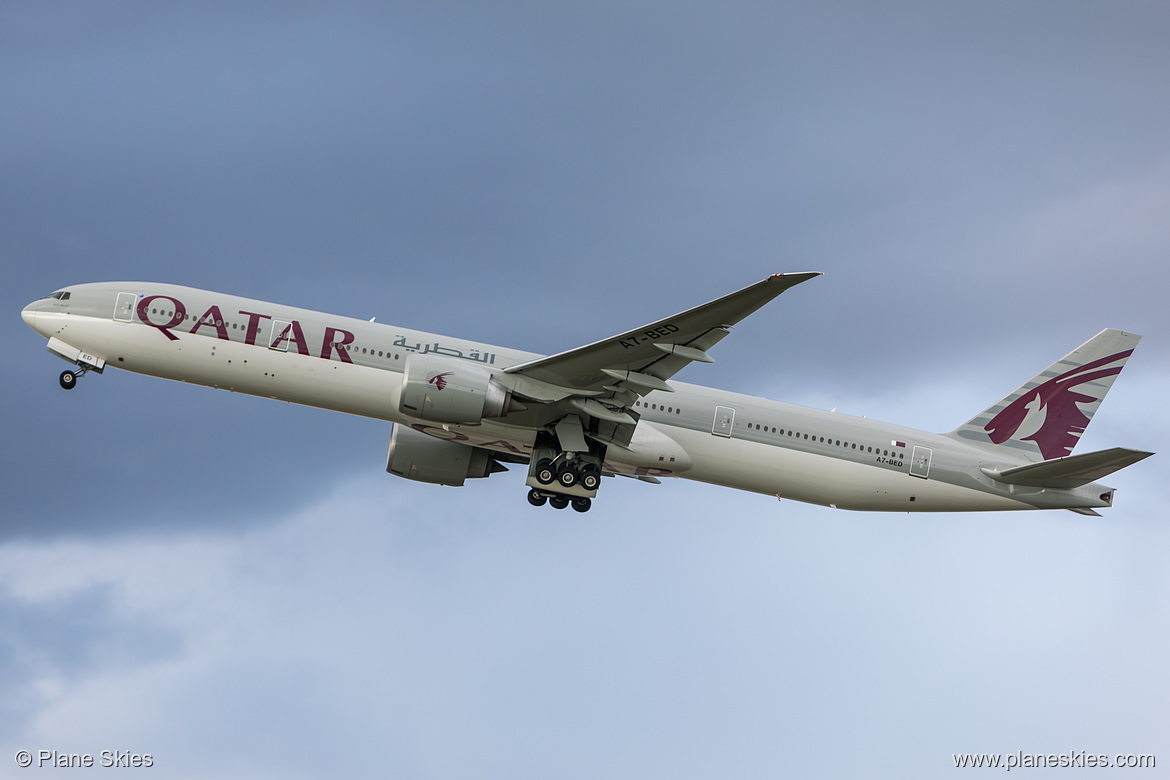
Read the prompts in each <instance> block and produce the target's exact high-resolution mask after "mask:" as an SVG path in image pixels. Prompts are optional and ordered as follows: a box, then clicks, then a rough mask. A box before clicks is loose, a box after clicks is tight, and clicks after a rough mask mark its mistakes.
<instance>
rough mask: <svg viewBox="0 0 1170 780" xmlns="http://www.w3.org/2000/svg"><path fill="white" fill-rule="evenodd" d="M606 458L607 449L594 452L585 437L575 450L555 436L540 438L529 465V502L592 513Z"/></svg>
mask: <svg viewBox="0 0 1170 780" xmlns="http://www.w3.org/2000/svg"><path fill="white" fill-rule="evenodd" d="M578 436H579V434H578ZM604 457H605V452H604V449H599V448H597V447H593V448H592V451H590V448H588V447H587V445H586V444H585V443H584V439H581V440H580V443H579V446H578V447H577V448H576V449H574V450H573V451H571V452H566V451H565V450H563V449H562V448H561V446H560V444H559V442H558V441H557V440H556V439H555V438H554V437H552V436H546V437H542V438H540V439H538V441H537V444H536V446H534V447H533V448H532V460H531V461H530V464H531V465H529V467H528V481H527V485H528V487H530V488H531V490H529V491H528V503H530V504H532V505H533V506H544V505H545V504H549V505H551V506H552V507H553V509H567V508H568V507H570V506H571V507H573V509H574V510H576V511H577V512H588V511H589V508H590V507H591V506H593V498H594V497H595V496H596V495H597V488H598V487H600V486H601V464H602V461H603V458H604Z"/></svg>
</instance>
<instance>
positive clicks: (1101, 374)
mask: <svg viewBox="0 0 1170 780" xmlns="http://www.w3.org/2000/svg"><path fill="white" fill-rule="evenodd" d="M1132 352H1133V350H1132V349H1130V350H1126V351H1124V352H1117V353H1114V354H1112V355H1109V356H1107V357H1103V358H1100V359H1099V360H1094V361H1092V362H1089V363H1085V364H1084V365H1083V366H1078V367H1077V368H1074V369H1071V370H1069V371H1066V372H1064V373H1063V374H1059V375H1057V376H1054V377H1053V378H1052V379H1049V380H1048V381H1046V382H1043V383H1041V384H1039V385H1037V386H1036V387H1034V388H1032V389H1030V390H1025V391H1024V392H1022V393H1021V394H1020V396H1019V397H1018V398H1016V399H1015V400H1014V401H1012V402H1011V403H1010V404H1008V405H1007V406H1006V407H1004V409H1003V411H1001V412H1000V413H999V414H997V415H995V417H993V418H992V419H991V422H989V423H987V425H986V426H985V427H984V430H985V431H987V433H988V436H989V437H990V438H991V440H992V441H993V442H994V443H996V444H1003V443H1004V442H1005V441H1008V440H1009V439H1012V438H1016V439H1018V440H1020V441H1031V442H1035V443H1036V446H1037V447H1039V448H1040V453H1041V455H1043V456H1044V459H1045V460H1050V459H1052V458H1063V457H1065V456H1066V455H1068V454H1070V453H1071V452H1072V448H1073V447H1074V446H1075V445H1076V443H1077V440H1078V439H1079V438H1080V436H1081V434H1082V433H1084V430H1085V427H1086V426H1087V425H1088V424H1089V416H1090V415H1091V414H1092V411H1090V412H1089V414H1088V415H1086V414H1085V413H1084V411H1082V410H1081V408H1080V406H1079V404H1089V403H1094V402H1097V401H1100V400H1101V398H1102V397H1104V392H1103V391H1102V392H1099V393H1098V394H1097V395H1086V394H1085V393H1083V392H1077V391H1076V390H1074V389H1073V388H1074V387H1078V386H1079V385H1083V384H1086V383H1088V382H1094V381H1096V380H1099V379H1103V378H1105V377H1110V376H1116V375H1117V374H1120V373H1121V369H1122V365H1124V361H1125V359H1126V358H1128V357H1129V356H1130V353H1132ZM1118 361H1121V362H1122V365H1117V366H1112V367H1110V368H1105V366H1108V365H1109V364H1110V363H1116V362H1118ZM1106 389H1108V388H1106ZM1031 429H1034V430H1031ZM1021 430H1023V432H1024V435H1020V433H1021Z"/></svg>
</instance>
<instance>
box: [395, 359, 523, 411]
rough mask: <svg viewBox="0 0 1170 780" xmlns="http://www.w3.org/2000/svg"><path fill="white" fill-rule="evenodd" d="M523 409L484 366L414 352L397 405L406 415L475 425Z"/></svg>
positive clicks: (408, 364)
mask: <svg viewBox="0 0 1170 780" xmlns="http://www.w3.org/2000/svg"><path fill="white" fill-rule="evenodd" d="M524 408H525V406H524V404H522V403H520V402H519V401H517V400H516V399H515V398H513V397H512V392H511V391H510V390H508V389H507V388H506V387H504V386H503V385H501V384H500V383H499V382H498V381H496V379H495V378H494V377H493V376H492V372H491V371H490V370H488V369H487V368H485V367H483V366H480V365H476V364H475V363H472V362H469V361H467V360H459V359H457V358H452V357H447V356H445V355H411V356H410V357H408V358H407V359H406V368H405V371H403V376H402V396H401V400H400V401H399V404H398V411H400V412H402V413H403V414H405V415H408V416H410V417H417V418H419V419H422V420H431V421H433V422H445V423H473V424H474V423H478V422H479V421H480V420H482V419H483V418H485V417H503V416H504V415H506V414H510V413H511V412H517V411H521V410H523V409H524Z"/></svg>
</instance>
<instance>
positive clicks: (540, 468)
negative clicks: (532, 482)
mask: <svg viewBox="0 0 1170 780" xmlns="http://www.w3.org/2000/svg"><path fill="white" fill-rule="evenodd" d="M556 479H557V472H556V471H555V470H554V469H553V465H552V461H551V460H549V459H548V458H544V459H543V460H541V461H540V462H539V463H537V464H536V481H537V482H539V483H540V484H542V485H551V484H552V483H553V482H556Z"/></svg>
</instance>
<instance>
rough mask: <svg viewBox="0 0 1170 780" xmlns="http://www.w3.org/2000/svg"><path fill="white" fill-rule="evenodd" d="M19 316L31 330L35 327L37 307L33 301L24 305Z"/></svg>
mask: <svg viewBox="0 0 1170 780" xmlns="http://www.w3.org/2000/svg"><path fill="white" fill-rule="evenodd" d="M20 318H21V319H22V320H24V324H25V325H28V326H29V327H30V328H32V329H33V330H36V329H37V309H36V304H35V303H30V304H29V305H28V306H25V307H24V309H23V310H22V311H21V312H20Z"/></svg>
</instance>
